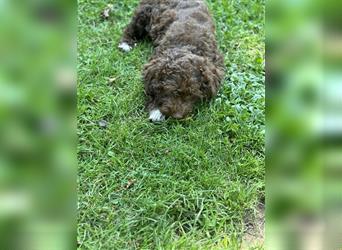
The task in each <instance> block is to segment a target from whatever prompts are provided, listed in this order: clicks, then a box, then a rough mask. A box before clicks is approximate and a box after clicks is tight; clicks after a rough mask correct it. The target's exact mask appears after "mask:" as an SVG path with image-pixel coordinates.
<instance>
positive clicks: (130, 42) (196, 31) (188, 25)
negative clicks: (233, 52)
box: [119, 0, 224, 120]
mask: <svg viewBox="0 0 342 250" xmlns="http://www.w3.org/2000/svg"><path fill="white" fill-rule="evenodd" d="M143 38H148V39H150V40H151V41H152V42H153V45H154V46H155V50H154V53H153V55H152V57H151V59H150V61H149V62H148V63H147V64H146V65H145V67H144V73H143V76H144V83H145V92H146V96H147V98H146V107H147V109H148V111H150V113H151V112H154V111H155V110H157V111H160V112H161V114H160V112H159V116H160V117H159V118H161V117H164V116H166V117H169V116H171V117H174V118H179V119H180V118H184V117H186V116H187V115H188V114H189V113H191V111H192V109H193V106H194V104H196V103H197V102H199V101H201V100H208V99H210V98H212V97H214V96H215V95H216V94H217V91H218V89H219V85H220V82H221V80H222V78H223V74H224V63H223V57H222V55H221V53H220V52H219V50H218V48H217V43H216V39H215V26H214V23H213V20H212V18H211V16H210V14H209V11H208V8H207V6H206V4H205V3H204V1H203V0H142V1H141V2H140V5H139V7H138V8H137V10H136V11H135V13H134V16H133V18H132V21H131V23H130V24H129V25H128V26H127V28H126V29H125V31H124V34H123V37H122V39H121V43H120V46H119V47H120V48H123V49H125V50H129V49H130V48H132V47H133V46H134V45H135V43H136V42H138V41H139V40H141V39H143ZM157 116H158V115H157ZM154 118H155V117H153V116H152V118H151V119H152V120H158V119H154Z"/></svg>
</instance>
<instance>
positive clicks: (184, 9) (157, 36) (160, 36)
mask: <svg viewBox="0 0 342 250" xmlns="http://www.w3.org/2000/svg"><path fill="white" fill-rule="evenodd" d="M150 25H151V26H150V37H151V39H152V41H153V43H154V44H155V46H158V52H160V51H163V50H164V49H170V48H172V47H176V48H180V47H188V49H191V51H192V52H193V53H195V54H197V55H199V56H206V57H208V58H211V59H213V60H217V58H216V57H217V54H218V53H217V45H216V39H215V35H214V33H215V25H214V23H213V20H212V18H211V16H210V14H209V10H208V7H207V6H206V4H205V3H204V2H203V1H202V0H197V1H194V0H183V1H179V0H170V1H159V3H154V9H153V10H152V18H151V23H150Z"/></svg>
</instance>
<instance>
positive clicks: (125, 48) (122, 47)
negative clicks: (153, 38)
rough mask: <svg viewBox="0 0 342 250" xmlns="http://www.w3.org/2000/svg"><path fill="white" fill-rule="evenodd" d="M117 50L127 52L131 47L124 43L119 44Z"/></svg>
mask: <svg viewBox="0 0 342 250" xmlns="http://www.w3.org/2000/svg"><path fill="white" fill-rule="evenodd" d="M119 48H120V49H122V50H123V51H125V52H129V51H130V50H131V49H132V47H131V46H129V45H128V43H125V42H123V43H120V44H119Z"/></svg>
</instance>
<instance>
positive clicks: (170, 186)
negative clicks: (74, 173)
mask: <svg viewBox="0 0 342 250" xmlns="http://www.w3.org/2000/svg"><path fill="white" fill-rule="evenodd" d="M137 2H138V1H137V0H127V1H113V2H112V3H113V9H114V11H113V12H112V13H111V16H110V18H109V19H108V20H102V19H101V18H100V14H101V12H102V10H103V9H104V8H105V7H106V5H107V4H108V1H90V0H79V7H78V8H79V20H78V21H79V32H78V41H79V42H78V51H79V52H78V74H79V77H78V79H79V80H78V137H79V144H78V145H79V146H78V159H79V172H78V183H79V190H78V197H79V203H78V213H79V216H78V245H79V249H120V250H121V249H238V246H239V245H240V242H241V239H242V236H243V234H244V231H245V226H244V224H245V223H244V221H245V219H246V216H248V217H251V216H252V218H253V215H254V214H255V213H256V210H257V206H258V203H259V202H260V199H262V198H263V197H264V130H265V126H264V96H265V95H264V77H265V74H264V1H259V0H256V1H250V0H241V1H233V0H228V1H214V0H212V1H208V2H209V6H210V9H211V11H212V13H213V16H214V18H215V20H216V24H217V37H218V43H219V45H220V48H221V50H222V52H223V53H224V54H225V63H226V67H227V70H226V77H225V80H224V82H223V85H222V88H221V90H220V93H219V95H218V96H217V98H216V99H215V100H213V101H212V102H211V103H209V104H203V105H200V106H199V107H198V108H197V109H196V111H195V113H194V114H193V116H192V117H190V118H188V119H186V120H185V121H175V120H167V121H166V122H164V123H162V124H158V125H155V124H151V123H150V122H148V120H147V114H146V113H145V112H144V109H143V108H144V94H143V84H142V81H141V71H142V67H143V65H144V64H145V63H146V61H147V60H148V58H149V56H150V55H151V52H152V47H151V45H150V44H149V43H147V42H144V43H141V44H139V45H138V46H137V47H136V48H135V49H134V50H133V51H132V52H131V53H129V54H124V53H122V52H120V51H119V50H118V49H117V44H118V41H119V39H120V35H121V33H122V30H123V28H124V27H125V25H126V24H127V23H128V22H129V19H130V16H131V14H132V12H133V10H134V8H135V7H136V5H137ZM109 79H110V80H109ZM101 120H104V121H106V122H107V123H108V124H107V126H99V121H101Z"/></svg>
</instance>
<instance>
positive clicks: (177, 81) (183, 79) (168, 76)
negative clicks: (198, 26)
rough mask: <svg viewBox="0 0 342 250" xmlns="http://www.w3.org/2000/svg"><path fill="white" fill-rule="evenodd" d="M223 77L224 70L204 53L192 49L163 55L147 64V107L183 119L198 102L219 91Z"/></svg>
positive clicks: (145, 74) (145, 76) (145, 71)
mask: <svg viewBox="0 0 342 250" xmlns="http://www.w3.org/2000/svg"><path fill="white" fill-rule="evenodd" d="M221 78H222V70H219V69H217V68H216V67H215V66H214V65H213V64H212V63H211V62H209V61H208V60H206V59H205V58H203V57H200V56H197V55H194V54H191V53H186V54H184V53H183V54H181V53H168V54H167V55H165V54H164V55H161V56H159V57H157V58H155V59H153V60H151V61H150V62H149V63H148V64H147V65H146V66H145V70H144V81H145V92H146V95H147V108H148V110H149V111H153V110H159V111H160V112H161V113H162V115H164V116H166V117H174V118H176V119H182V118H184V117H186V116H187V115H189V114H190V113H191V111H192V109H193V107H194V104H195V103H196V102H198V101H200V100H202V99H206V98H210V97H212V96H214V95H216V93H217V90H218V87H219V82H220V80H221Z"/></svg>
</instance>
